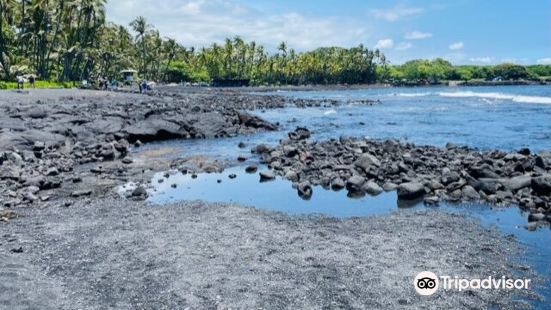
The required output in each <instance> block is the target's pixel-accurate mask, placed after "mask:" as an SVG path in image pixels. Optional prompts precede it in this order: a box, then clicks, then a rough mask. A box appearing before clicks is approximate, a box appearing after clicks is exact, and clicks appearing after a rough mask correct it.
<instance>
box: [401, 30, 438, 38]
mask: <svg viewBox="0 0 551 310" xmlns="http://www.w3.org/2000/svg"><path fill="white" fill-rule="evenodd" d="M430 37H432V33H429V32H421V31H412V32H408V33H406V35H405V36H404V38H406V39H407V40H421V39H426V38H430Z"/></svg>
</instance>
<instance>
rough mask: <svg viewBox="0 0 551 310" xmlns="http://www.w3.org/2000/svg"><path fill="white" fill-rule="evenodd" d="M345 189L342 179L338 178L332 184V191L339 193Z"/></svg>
mask: <svg viewBox="0 0 551 310" xmlns="http://www.w3.org/2000/svg"><path fill="white" fill-rule="evenodd" d="M344 187H345V184H344V181H343V179H341V178H336V179H334V180H333V181H332V182H331V189H332V190H334V191H339V190H341V189H343V188H344Z"/></svg>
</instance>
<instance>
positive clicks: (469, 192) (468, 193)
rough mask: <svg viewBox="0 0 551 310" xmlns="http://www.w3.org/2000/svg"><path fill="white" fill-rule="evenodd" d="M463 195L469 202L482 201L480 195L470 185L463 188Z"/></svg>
mask: <svg viewBox="0 0 551 310" xmlns="http://www.w3.org/2000/svg"><path fill="white" fill-rule="evenodd" d="M461 195H462V196H463V198H465V199H467V200H480V194H479V193H478V192H477V191H476V189H474V188H473V187H472V186H470V185H465V186H464V187H463V189H462V190H461Z"/></svg>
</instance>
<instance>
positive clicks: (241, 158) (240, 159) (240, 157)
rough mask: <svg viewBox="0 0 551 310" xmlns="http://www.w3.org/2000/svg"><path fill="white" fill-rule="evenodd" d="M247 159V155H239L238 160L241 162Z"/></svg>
mask: <svg viewBox="0 0 551 310" xmlns="http://www.w3.org/2000/svg"><path fill="white" fill-rule="evenodd" d="M246 160H247V157H245V156H238V157H237V161H239V162H244V161H246Z"/></svg>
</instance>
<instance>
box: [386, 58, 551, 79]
mask: <svg viewBox="0 0 551 310" xmlns="http://www.w3.org/2000/svg"><path fill="white" fill-rule="evenodd" d="M387 77H388V79H389V80H391V81H396V82H397V81H409V82H419V81H426V82H428V83H438V82H440V81H443V80H462V81H470V80H492V79H500V80H519V79H528V80H540V79H549V78H551V65H530V66H521V65H518V64H513V63H503V64H499V65H495V66H474V65H459V66H453V65H452V64H451V63H450V62H449V61H446V60H444V59H441V58H436V59H433V60H427V59H416V60H411V61H408V62H406V63H404V64H402V65H396V66H392V67H390V69H389V72H388V74H387Z"/></svg>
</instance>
